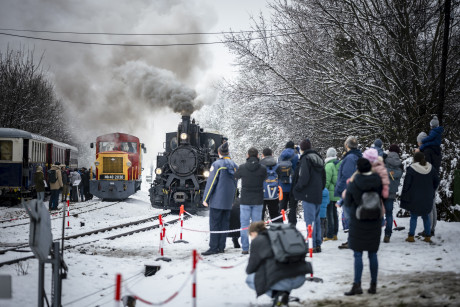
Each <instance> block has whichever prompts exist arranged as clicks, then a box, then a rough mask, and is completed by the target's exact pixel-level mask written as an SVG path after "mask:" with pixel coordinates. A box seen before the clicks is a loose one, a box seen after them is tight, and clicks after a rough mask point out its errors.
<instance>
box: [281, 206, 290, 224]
mask: <svg viewBox="0 0 460 307" xmlns="http://www.w3.org/2000/svg"><path fill="white" fill-rule="evenodd" d="M281 215H282V216H283V223H284V224H287V223H288V221H287V219H286V211H284V209H281Z"/></svg>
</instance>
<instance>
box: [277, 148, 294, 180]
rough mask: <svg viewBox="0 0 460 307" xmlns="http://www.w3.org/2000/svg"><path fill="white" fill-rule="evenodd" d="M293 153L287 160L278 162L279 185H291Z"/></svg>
mask: <svg viewBox="0 0 460 307" xmlns="http://www.w3.org/2000/svg"><path fill="white" fill-rule="evenodd" d="M294 157H295V153H294V154H293V155H292V157H290V158H289V160H285V161H279V162H278V167H279V168H280V173H281V174H280V176H279V181H280V182H281V183H291V175H292V162H291V161H292V159H294Z"/></svg>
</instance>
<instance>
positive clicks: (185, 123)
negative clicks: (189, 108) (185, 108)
mask: <svg viewBox="0 0 460 307" xmlns="http://www.w3.org/2000/svg"><path fill="white" fill-rule="evenodd" d="M190 129H191V127H190V115H182V123H180V125H179V131H178V135H177V137H178V139H179V140H180V144H184V143H189V142H190V140H189V136H190V132H191V131H190Z"/></svg>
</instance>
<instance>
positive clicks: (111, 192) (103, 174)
mask: <svg viewBox="0 0 460 307" xmlns="http://www.w3.org/2000/svg"><path fill="white" fill-rule="evenodd" d="M95 145H96V161H95V162H94V165H95V166H96V178H94V179H92V180H90V183H89V190H90V193H91V194H93V195H95V196H97V197H99V198H101V199H106V200H109V199H113V200H117V199H126V198H128V197H129V196H130V195H132V194H134V193H136V192H137V191H138V190H140V188H141V183H142V177H141V175H142V151H143V152H144V153H146V151H147V149H146V148H145V146H144V144H143V143H140V142H139V138H137V137H135V136H133V135H129V134H125V133H119V132H117V133H110V134H105V135H101V136H99V137H97V139H96V144H95ZM93 147H94V143H91V148H93Z"/></svg>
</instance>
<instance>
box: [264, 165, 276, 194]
mask: <svg viewBox="0 0 460 307" xmlns="http://www.w3.org/2000/svg"><path fill="white" fill-rule="evenodd" d="M277 169H278V165H274V166H272V167H268V166H267V179H265V181H264V199H278V198H279V189H278V174H277V172H276V170H277Z"/></svg>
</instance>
